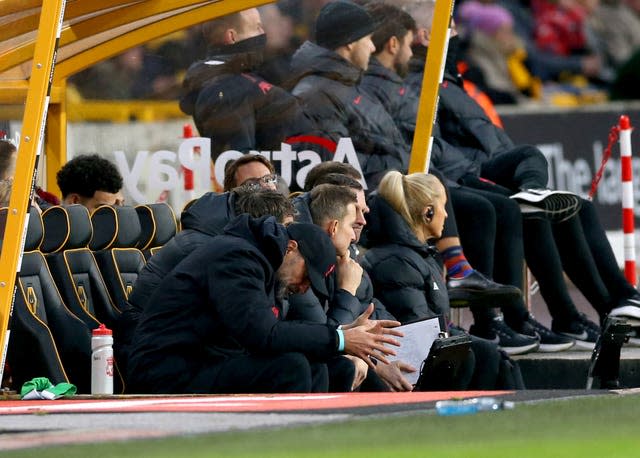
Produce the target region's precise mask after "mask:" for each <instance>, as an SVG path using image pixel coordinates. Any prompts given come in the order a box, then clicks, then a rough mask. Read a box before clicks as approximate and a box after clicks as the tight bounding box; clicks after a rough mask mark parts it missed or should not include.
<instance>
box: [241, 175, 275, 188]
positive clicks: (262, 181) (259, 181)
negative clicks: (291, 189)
mask: <svg viewBox="0 0 640 458" xmlns="http://www.w3.org/2000/svg"><path fill="white" fill-rule="evenodd" d="M277 183H278V175H277V174H275V173H270V174H269V175H265V176H262V177H260V178H249V179H248V180H245V181H244V183H242V186H247V185H248V186H253V185H258V186H268V185H274V186H275V185H276V184H277Z"/></svg>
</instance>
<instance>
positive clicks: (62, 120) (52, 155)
mask: <svg viewBox="0 0 640 458" xmlns="http://www.w3.org/2000/svg"><path fill="white" fill-rule="evenodd" d="M65 83H66V80H63V81H60V82H58V84H59V89H60V90H61V92H62V94H65V92H66V91H65ZM45 135H46V138H47V141H46V142H45V148H44V160H45V176H46V178H47V181H46V183H47V191H49V192H52V193H54V194H56V195H57V196H58V197H61V196H62V193H61V192H60V188H58V182H57V180H56V174H57V173H58V170H60V168H61V167H62V166H63V165H64V163H65V162H67V102H66V97H64V96H63V97H62V99H61V100H60V102H59V103H52V104H50V105H49V115H48V116H47V130H46V132H45Z"/></svg>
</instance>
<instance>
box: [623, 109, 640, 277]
mask: <svg viewBox="0 0 640 458" xmlns="http://www.w3.org/2000/svg"><path fill="white" fill-rule="evenodd" d="M619 127H620V163H621V168H622V230H623V234H624V276H625V277H626V279H627V281H628V282H629V283H631V284H632V285H633V286H634V287H635V286H637V284H638V278H637V275H636V238H635V218H634V214H633V202H634V199H633V167H632V157H631V131H632V130H633V128H632V127H631V122H630V121H629V117H628V116H624V115H623V116H620V122H619Z"/></svg>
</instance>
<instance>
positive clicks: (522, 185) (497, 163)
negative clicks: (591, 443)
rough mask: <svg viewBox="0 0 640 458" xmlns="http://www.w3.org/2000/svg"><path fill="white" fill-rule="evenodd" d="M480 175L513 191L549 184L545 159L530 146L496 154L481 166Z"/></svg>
mask: <svg viewBox="0 0 640 458" xmlns="http://www.w3.org/2000/svg"><path fill="white" fill-rule="evenodd" d="M480 175H481V176H482V177H484V178H487V179H489V180H491V181H493V182H494V183H496V184H499V185H501V186H504V187H505V188H508V189H511V190H514V191H517V190H519V189H526V188H546V187H547V184H548V182H549V171H548V165H547V159H546V158H545V157H544V154H542V152H541V151H540V150H539V149H538V148H536V147H535V146H530V145H521V146H517V147H515V148H513V149H512V150H510V151H506V152H504V153H500V154H496V155H495V156H494V157H493V158H491V159H490V160H488V161H486V162H484V163H483V164H482V168H481V171H480Z"/></svg>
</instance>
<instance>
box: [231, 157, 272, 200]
mask: <svg viewBox="0 0 640 458" xmlns="http://www.w3.org/2000/svg"><path fill="white" fill-rule="evenodd" d="M249 183H255V184H258V185H259V186H260V187H261V188H266V189H272V190H274V191H275V190H276V187H277V183H278V176H277V175H276V174H275V168H274V167H273V164H272V163H271V162H270V161H269V160H268V159H266V158H265V157H264V156H260V155H258V154H245V155H244V156H241V157H240V158H238V159H236V160H235V161H232V162H229V163H228V164H227V167H226V169H225V171H224V190H225V191H230V190H232V189H233V188H236V187H238V186H241V185H244V184H249Z"/></svg>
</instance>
